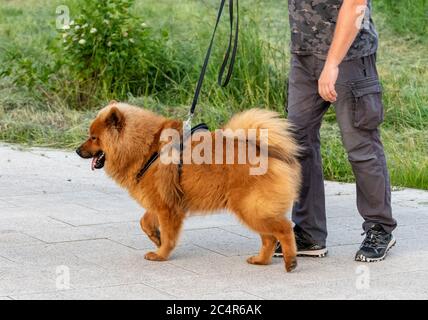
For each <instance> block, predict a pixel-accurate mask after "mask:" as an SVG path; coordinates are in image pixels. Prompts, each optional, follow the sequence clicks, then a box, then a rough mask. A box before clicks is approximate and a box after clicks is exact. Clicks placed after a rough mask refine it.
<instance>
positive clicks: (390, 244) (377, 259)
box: [355, 238, 397, 263]
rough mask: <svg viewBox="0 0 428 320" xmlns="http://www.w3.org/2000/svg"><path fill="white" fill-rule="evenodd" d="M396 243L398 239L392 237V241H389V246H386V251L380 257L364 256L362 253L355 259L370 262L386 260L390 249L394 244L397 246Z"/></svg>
mask: <svg viewBox="0 0 428 320" xmlns="http://www.w3.org/2000/svg"><path fill="white" fill-rule="evenodd" d="M396 243H397V241H396V240H395V238H392V241H390V242H389V244H388V246H387V247H386V250H385V253H384V254H383V256H382V257H379V258H367V257H365V256H363V255H362V254H360V255H359V256H356V257H355V261H358V262H369V263H370V262H379V261H382V260H385V258H386V255H387V253H388V251H389V250H391V248H392V247H393V246H395V244H396Z"/></svg>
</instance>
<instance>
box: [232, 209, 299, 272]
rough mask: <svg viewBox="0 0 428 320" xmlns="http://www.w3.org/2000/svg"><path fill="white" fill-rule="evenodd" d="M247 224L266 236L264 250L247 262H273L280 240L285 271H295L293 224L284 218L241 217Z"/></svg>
mask: <svg viewBox="0 0 428 320" xmlns="http://www.w3.org/2000/svg"><path fill="white" fill-rule="evenodd" d="M239 216H240V218H241V219H242V220H243V222H244V223H245V224H247V225H248V226H249V227H250V228H251V229H253V230H255V231H257V232H259V233H260V234H263V235H268V236H265V238H263V237H262V243H263V245H262V249H261V250H260V253H259V255H258V256H256V257H251V258H249V259H248V260H247V262H248V263H253V264H267V263H269V262H270V261H271V258H272V255H273V251H274V248H275V244H276V239H278V240H279V242H280V243H281V247H282V252H283V255H284V262H285V269H286V270H287V272H290V271H292V270H294V269H295V268H296V266H297V260H296V242H295V241H296V240H295V238H294V231H293V227H292V225H291V222H290V221H288V220H287V219H286V218H285V217H283V216H278V217H266V218H262V217H257V218H255V217H253V216H245V215H242V214H241V215H239Z"/></svg>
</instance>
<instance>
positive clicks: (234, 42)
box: [136, 0, 239, 182]
mask: <svg viewBox="0 0 428 320" xmlns="http://www.w3.org/2000/svg"><path fill="white" fill-rule="evenodd" d="M228 1H229V25H230V34H229V44H228V47H227V50H226V53H225V55H224V59H223V63H222V64H221V67H220V70H219V74H218V78H217V83H218V85H219V86H221V87H223V88H224V87H226V86H227V85H228V83H229V81H230V79H231V77H232V72H233V67H234V66H235V60H236V53H237V51H238V34H239V0H235V1H234V0H228ZM234 2H236V21H235V34H233V23H234V11H233V9H234ZM225 5H226V0H221V2H220V7H219V9H218V14H217V20H216V23H215V27H214V31H213V34H212V36H211V41H210V44H209V46H208V50H207V53H206V55H205V60H204V64H203V66H202V70H201V73H200V75H199V80H198V83H197V85H196V90H195V94H194V96H193V101H192V105H191V107H190V112H189V116H188V119H187V121H186V122H185V123H186V125H185V128H184V133H183V135H184V136H183V137H182V138H181V143H180V163H179V165H178V170H179V173H180V174H181V171H182V167H183V149H184V143H183V140H186V139H187V137H188V136H187V134H188V132H187V133H186V127H189V128H190V126H191V120H192V118H193V115H194V113H195V108H196V105H197V104H198V100H199V95H200V94H201V89H202V84H203V82H204V78H205V74H206V72H207V67H208V62H209V60H210V56H211V51H212V47H213V44H214V38H215V35H216V33H217V28H218V25H219V23H220V19H221V16H222V14H223V10H224V7H225ZM228 65H229V67H228ZM227 67H228V69H227V74H226V78H225V79H224V81H223V77H224V73H225V71H226V68H227ZM187 130H188V129H187ZM198 130H209V128H208V126H207V125H206V124H205V123H201V124H198V125H197V126H195V127H193V128H191V130H190V136H191V135H193V133H195V132H196V131H198ZM158 158H159V153H158V152H155V153H154V154H153V155H152V156H151V157H150V158H149V160H147V162H146V163H145V164H144V165H143V167H142V168H141V169H140V171H138V173H137V176H136V179H137V182H138V181H140V179H141V178H142V177H143V175H144V174H145V173H146V171H147V170H148V169H149V168H150V166H151V165H152V164H153V163H154V162H155V161H156V160H157V159H158Z"/></svg>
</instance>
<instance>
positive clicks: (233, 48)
mask: <svg viewBox="0 0 428 320" xmlns="http://www.w3.org/2000/svg"><path fill="white" fill-rule="evenodd" d="M235 2H236V21H235V36H234V35H233V22H234V14H233V7H234V0H229V22H230V34H229V45H228V47H227V50H226V54H225V55H224V59H223V63H222V65H221V67H220V71H219V74H218V78H217V82H218V84H219V86H221V87H226V86H227V84H228V83H229V81H230V78H231V77H232V72H233V67H234V65H235V59H236V53H237V50H238V34H239V1H238V0H235ZM225 4H226V0H221V3H220V8H219V9H218V14H217V20H216V23H215V27H214V31H213V34H212V36H211V41H210V45H209V47H208V50H207V53H206V55H205V60H204V64H203V66H202V70H201V73H200V75H199V80H198V83H197V85H196V90H195V95H194V96H193V101H192V106H191V107H190V112H189V120H190V119H191V118H192V117H193V115H194V113H195V108H196V105H197V104H198V99H199V95H200V93H201V89H202V84H203V82H204V78H205V73H206V71H207V67H208V62H209V60H210V56H211V51H212V47H213V44H214V38H215V34H216V32H217V27H218V25H219V23H220V19H221V16H222V14H223V9H224V6H225ZM232 42H233V44H232ZM229 60H230V61H229ZM227 65H229V68H228V70H227V74H226V78H225V79H224V81H223V76H224V72H225V71H226V68H227Z"/></svg>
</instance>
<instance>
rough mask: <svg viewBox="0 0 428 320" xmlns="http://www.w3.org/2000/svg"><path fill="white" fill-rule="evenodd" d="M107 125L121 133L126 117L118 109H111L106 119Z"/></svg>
mask: <svg viewBox="0 0 428 320" xmlns="http://www.w3.org/2000/svg"><path fill="white" fill-rule="evenodd" d="M106 125H107V126H108V127H112V128H115V129H117V130H119V131H120V130H121V129H122V128H123V127H124V125H125V117H124V115H123V113H122V112H121V111H120V110H119V109H118V108H117V107H111V109H110V111H109V113H108V115H107V117H106Z"/></svg>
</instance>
